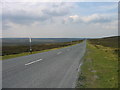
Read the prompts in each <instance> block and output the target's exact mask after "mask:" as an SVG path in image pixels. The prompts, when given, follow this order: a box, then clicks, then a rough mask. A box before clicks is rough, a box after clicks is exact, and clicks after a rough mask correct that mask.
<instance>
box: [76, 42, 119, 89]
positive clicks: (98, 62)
mask: <svg viewBox="0 0 120 90" xmlns="http://www.w3.org/2000/svg"><path fill="white" fill-rule="evenodd" d="M115 49H116V48H111V47H105V46H102V45H94V44H91V43H90V42H89V41H87V52H86V55H85V57H84V62H83V65H82V66H81V72H79V77H78V81H77V85H76V88H118V72H119V70H118V55H117V54H116V52H115Z"/></svg>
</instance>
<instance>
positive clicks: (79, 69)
mask: <svg viewBox="0 0 120 90" xmlns="http://www.w3.org/2000/svg"><path fill="white" fill-rule="evenodd" d="M81 65H82V63H81V64H80V65H79V67H78V72H79V71H80V67H81Z"/></svg>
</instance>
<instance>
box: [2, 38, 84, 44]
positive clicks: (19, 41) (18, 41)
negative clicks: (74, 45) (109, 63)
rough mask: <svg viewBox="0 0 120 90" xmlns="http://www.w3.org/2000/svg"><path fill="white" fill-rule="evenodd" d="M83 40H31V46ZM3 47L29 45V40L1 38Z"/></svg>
mask: <svg viewBox="0 0 120 90" xmlns="http://www.w3.org/2000/svg"><path fill="white" fill-rule="evenodd" d="M76 40H83V39H82V38H32V45H36V44H45V43H59V42H71V41H76ZM2 44H3V46H11V45H29V38H2Z"/></svg>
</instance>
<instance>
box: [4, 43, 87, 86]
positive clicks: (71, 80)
mask: <svg viewBox="0 0 120 90" xmlns="http://www.w3.org/2000/svg"><path fill="white" fill-rule="evenodd" d="M85 50H86V41H83V42H82V43H80V44H77V45H74V46H70V47H67V48H62V49H57V50H52V51H48V52H43V53H38V54H32V55H28V56H22V57H18V58H13V59H8V60H3V62H2V70H3V71H2V87H3V88H74V87H75V83H76V79H77V75H78V70H79V69H78V68H79V65H80V60H81V58H82V57H83V56H84V53H85Z"/></svg>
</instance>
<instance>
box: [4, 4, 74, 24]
mask: <svg viewBox="0 0 120 90" xmlns="http://www.w3.org/2000/svg"><path fill="white" fill-rule="evenodd" d="M71 7H73V5H71V4H68V3H6V5H5V6H4V7H3V17H2V18H3V21H5V22H7V21H11V22H14V23H19V24H29V23H33V22H35V21H39V22H44V21H49V20H51V19H53V18H55V17H60V16H65V15H67V14H68V13H69V12H70V8H71Z"/></svg>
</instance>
